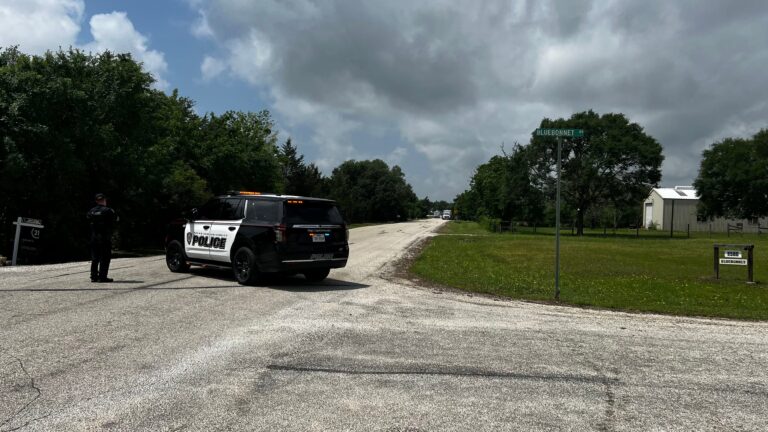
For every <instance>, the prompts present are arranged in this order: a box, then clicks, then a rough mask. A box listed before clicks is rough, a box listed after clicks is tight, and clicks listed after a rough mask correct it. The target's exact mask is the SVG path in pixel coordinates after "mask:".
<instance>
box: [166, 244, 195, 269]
mask: <svg viewBox="0 0 768 432" xmlns="http://www.w3.org/2000/svg"><path fill="white" fill-rule="evenodd" d="M165 264H166V265H167V266H168V270H170V271H172V272H174V273H184V272H186V271H188V270H189V264H187V256H186V255H185V254H184V247H183V246H182V245H181V243H179V242H178V241H176V240H174V241H172V242H170V243H168V247H167V248H166V251H165Z"/></svg>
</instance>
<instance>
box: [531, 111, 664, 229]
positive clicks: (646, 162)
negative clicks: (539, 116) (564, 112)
mask: <svg viewBox="0 0 768 432" xmlns="http://www.w3.org/2000/svg"><path fill="white" fill-rule="evenodd" d="M540 127H541V128H566V129H583V130H584V137H581V138H563V149H562V174H561V188H562V196H563V199H564V201H565V202H566V203H567V204H568V205H570V206H571V207H572V208H575V209H576V226H577V230H578V234H579V235H582V234H583V233H584V215H585V214H587V212H588V211H589V210H590V208H593V207H594V206H597V205H602V204H605V203H618V204H621V205H635V206H637V203H639V202H640V201H641V200H642V199H643V198H644V197H645V196H646V195H647V194H648V191H649V190H650V189H651V188H653V187H655V186H657V185H658V182H659V180H661V163H662V161H663V160H664V156H663V155H662V149H661V145H660V144H659V143H658V142H657V141H656V140H655V139H654V138H653V137H651V136H649V135H647V134H646V133H645V131H644V130H643V128H642V127H641V126H639V125H638V124H636V123H630V122H629V120H628V119H627V118H626V117H625V116H624V114H613V113H609V114H604V115H602V116H601V115H598V114H597V113H595V112H593V111H586V112H581V113H577V114H573V115H572V116H571V117H570V118H569V119H562V118H561V119H557V120H550V119H544V120H542V121H541V124H540ZM526 151H527V152H530V157H531V158H532V159H531V160H532V161H534V165H535V167H536V172H537V174H538V179H539V185H540V187H541V188H542V190H545V191H547V192H548V193H549V194H550V196H553V195H554V173H555V167H556V162H557V160H556V159H557V141H556V139H555V138H552V137H542V136H536V135H534V136H532V138H531V143H530V145H529V146H528V148H527V149H526Z"/></svg>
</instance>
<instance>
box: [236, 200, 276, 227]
mask: <svg viewBox="0 0 768 432" xmlns="http://www.w3.org/2000/svg"><path fill="white" fill-rule="evenodd" d="M246 203H247V204H246V208H245V218H246V219H247V220H248V221H251V222H270V223H279V222H280V214H279V213H280V204H281V202H280V201H265V200H255V199H250V200H247V201H246Z"/></svg>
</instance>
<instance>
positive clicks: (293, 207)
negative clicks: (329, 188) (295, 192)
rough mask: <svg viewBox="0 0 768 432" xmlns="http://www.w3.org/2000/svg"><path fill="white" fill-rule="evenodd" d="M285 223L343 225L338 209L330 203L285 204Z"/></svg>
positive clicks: (305, 202) (304, 202)
mask: <svg viewBox="0 0 768 432" xmlns="http://www.w3.org/2000/svg"><path fill="white" fill-rule="evenodd" d="M285 222H286V223H293V224H303V223H310V224H343V223H344V219H343V218H342V217H341V213H339V209H338V208H336V206H335V205H333V204H332V203H327V202H318V201H314V202H313V201H303V202H301V203H286V204H285Z"/></svg>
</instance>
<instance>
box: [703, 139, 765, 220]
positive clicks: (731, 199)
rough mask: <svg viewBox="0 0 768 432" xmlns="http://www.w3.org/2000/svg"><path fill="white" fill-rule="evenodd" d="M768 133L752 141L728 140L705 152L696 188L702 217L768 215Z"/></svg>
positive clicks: (747, 217)
mask: <svg viewBox="0 0 768 432" xmlns="http://www.w3.org/2000/svg"><path fill="white" fill-rule="evenodd" d="M767 173H768V129H763V130H761V131H760V132H758V133H757V134H755V135H754V136H753V137H752V138H751V139H740V138H727V139H725V140H723V141H720V142H717V143H715V144H713V145H712V146H711V147H710V148H708V149H706V150H704V153H703V158H702V160H701V166H700V168H699V175H698V177H697V178H696V180H695V181H694V183H693V185H694V186H695V187H696V190H697V192H698V194H699V213H700V214H701V215H702V216H724V217H733V218H746V219H749V218H758V217H763V216H767V215H768V175H766V174H767Z"/></svg>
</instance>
